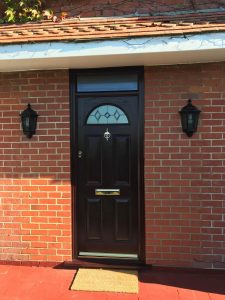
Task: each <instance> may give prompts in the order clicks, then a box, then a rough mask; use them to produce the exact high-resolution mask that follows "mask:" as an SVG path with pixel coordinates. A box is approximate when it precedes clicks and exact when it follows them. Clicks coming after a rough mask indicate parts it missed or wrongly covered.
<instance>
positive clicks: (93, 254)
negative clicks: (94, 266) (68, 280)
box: [78, 251, 138, 260]
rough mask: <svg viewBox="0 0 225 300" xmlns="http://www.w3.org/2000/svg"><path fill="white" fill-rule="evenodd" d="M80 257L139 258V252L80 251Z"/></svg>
mask: <svg viewBox="0 0 225 300" xmlns="http://www.w3.org/2000/svg"><path fill="white" fill-rule="evenodd" d="M78 256H79V258H82V257H93V258H95V257H96V258H100V257H101V258H112V259H132V260H138V255H137V254H128V253H106V252H83V251H81V252H79V254H78Z"/></svg>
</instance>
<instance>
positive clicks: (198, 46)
mask: <svg viewBox="0 0 225 300" xmlns="http://www.w3.org/2000/svg"><path fill="white" fill-rule="evenodd" d="M218 61H225V32H220V33H207V34H191V35H185V36H184V35H180V36H165V37H141V38H126V39H111V40H109V39H108V40H99V41H88V42H87V41H85V42H84V41H83V42H51V43H50V42H48V43H46V42H45V43H32V44H31V43H29V44H15V45H14V44H11V45H1V46H0V72H12V71H26V70H51V69H72V68H102V67H118V66H134V65H144V66H154V65H172V64H192V63H202V62H218Z"/></svg>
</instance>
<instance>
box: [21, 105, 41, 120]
mask: <svg viewBox="0 0 225 300" xmlns="http://www.w3.org/2000/svg"><path fill="white" fill-rule="evenodd" d="M26 115H30V116H37V117H38V116H39V115H38V114H37V112H36V111H35V110H33V109H32V108H31V105H30V103H28V104H27V108H26V109H25V110H24V111H23V112H22V113H21V114H20V116H26Z"/></svg>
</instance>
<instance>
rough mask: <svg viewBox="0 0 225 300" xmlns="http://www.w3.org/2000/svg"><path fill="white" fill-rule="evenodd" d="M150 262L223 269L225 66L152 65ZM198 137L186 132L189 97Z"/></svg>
mask: <svg viewBox="0 0 225 300" xmlns="http://www.w3.org/2000/svg"><path fill="white" fill-rule="evenodd" d="M145 78H146V87H145V89H146V111H145V118H146V121H145V128H146V132H145V147H146V148H145V176H146V180H145V186H146V191H145V196H146V232H147V233H146V241H147V245H146V251H147V262H148V263H153V264H157V265H174V266H191V267H207V268H224V267H225V263H224V256H225V250H224V248H225V235H224V233H225V229H224V228H225V219H224V213H225V100H224V96H225V63H218V64H199V65H186V66H162V67H149V68H146V73H145ZM189 97H190V98H192V99H193V104H194V105H196V106H197V107H198V108H199V109H201V110H202V113H201V115H200V124H199V128H198V133H196V134H194V136H193V137H192V138H188V137H187V136H186V135H185V134H184V133H182V131H181V126H180V120H179V114H178V111H179V110H180V109H181V108H182V107H183V106H184V105H186V101H187V99H188V98H189Z"/></svg>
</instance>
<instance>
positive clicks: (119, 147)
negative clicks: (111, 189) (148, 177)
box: [113, 135, 131, 185]
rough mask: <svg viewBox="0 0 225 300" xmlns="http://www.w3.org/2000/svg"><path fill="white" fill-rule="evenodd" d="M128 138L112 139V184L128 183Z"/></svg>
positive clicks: (126, 136) (117, 136) (116, 136)
mask: <svg viewBox="0 0 225 300" xmlns="http://www.w3.org/2000/svg"><path fill="white" fill-rule="evenodd" d="M130 142H131V140H130V136H128V135H124V136H121V135H115V136H114V137H113V166H114V168H113V170H114V184H115V185H119V184H129V183H130V163H131V161H130Z"/></svg>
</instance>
